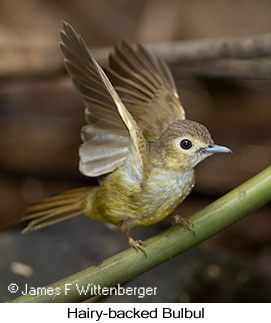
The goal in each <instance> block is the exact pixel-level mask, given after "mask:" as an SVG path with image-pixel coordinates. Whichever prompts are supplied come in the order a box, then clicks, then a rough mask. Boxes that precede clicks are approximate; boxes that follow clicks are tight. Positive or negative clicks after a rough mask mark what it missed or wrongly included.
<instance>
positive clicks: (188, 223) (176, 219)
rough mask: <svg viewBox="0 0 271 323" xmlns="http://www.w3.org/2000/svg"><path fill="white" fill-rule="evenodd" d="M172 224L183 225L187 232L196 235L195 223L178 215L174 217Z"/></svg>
mask: <svg viewBox="0 0 271 323" xmlns="http://www.w3.org/2000/svg"><path fill="white" fill-rule="evenodd" d="M171 223H172V224H173V225H174V224H181V225H182V226H183V227H184V228H185V230H189V231H191V232H193V234H194V235H196V233H195V230H194V223H193V222H192V221H190V220H188V219H186V218H184V217H182V216H180V215H178V214H175V215H172V221H171Z"/></svg>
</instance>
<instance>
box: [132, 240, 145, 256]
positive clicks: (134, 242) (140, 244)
mask: <svg viewBox="0 0 271 323" xmlns="http://www.w3.org/2000/svg"><path fill="white" fill-rule="evenodd" d="M129 245H130V246H131V247H133V248H134V249H135V250H136V252H138V250H140V251H141V252H143V253H144V256H145V257H147V253H146V251H145V250H144V248H143V247H144V246H145V244H144V242H143V241H142V240H134V239H133V238H131V237H129Z"/></svg>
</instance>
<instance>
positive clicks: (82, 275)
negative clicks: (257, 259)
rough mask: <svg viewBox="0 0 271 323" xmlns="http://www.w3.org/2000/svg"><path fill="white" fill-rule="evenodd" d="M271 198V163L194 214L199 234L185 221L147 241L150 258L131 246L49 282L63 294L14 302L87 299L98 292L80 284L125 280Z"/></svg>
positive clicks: (193, 243) (163, 260)
mask: <svg viewBox="0 0 271 323" xmlns="http://www.w3.org/2000/svg"><path fill="white" fill-rule="evenodd" d="M270 200H271V166H270V167H268V168H266V169H265V170H263V171H262V172H261V173H259V174H258V175H256V176H254V177H253V178H251V179H250V180H248V181H247V182H245V183H244V184H242V185H240V186H239V187H237V188H236V189H234V190H233V191H231V192H229V193H228V194H226V195H224V196H223V197H221V198H220V199H218V200H216V201H215V202H213V203H212V204H210V205H209V206H207V207H205V208H204V209H202V210H200V211H198V212H196V213H195V214H194V215H193V216H191V217H190V219H191V220H192V221H193V222H194V224H195V232H196V236H194V235H193V234H192V233H191V232H187V231H185V230H184V228H183V227H182V226H181V225H175V226H172V227H170V228H169V229H167V230H165V231H164V232H162V233H160V234H158V235H156V236H153V237H151V238H150V239H148V240H146V241H145V243H146V248H145V250H146V252H147V257H146V258H145V257H144V255H143V253H141V252H139V253H136V251H135V250H134V249H132V248H129V249H127V250H124V251H122V252H120V253H118V254H116V255H114V256H112V257H110V258H107V259H106V260H104V261H102V262H101V263H99V264H97V265H95V266H92V267H89V268H87V269H85V270H83V271H81V272H78V273H76V274H74V275H71V276H69V277H66V278H64V279H62V280H60V281H57V282H55V283H53V284H51V285H49V286H47V288H49V287H52V288H54V289H55V288H60V290H61V293H60V295H54V296H49V295H39V296H33V295H25V296H20V297H18V298H16V299H14V300H13V301H12V302H15V303H27V302H81V301H84V300H86V299H88V298H90V297H92V296H95V295H92V294H91V291H89V293H87V295H79V293H78V291H77V289H76V284H78V286H79V287H80V288H81V286H85V287H86V286H87V284H93V285H96V286H98V285H99V286H100V287H101V288H102V287H110V286H116V285H117V284H122V283H125V282H127V281H129V280H131V279H132V278H134V277H136V276H138V275H140V274H142V273H143V272H145V271H147V270H149V269H151V268H153V267H156V266H158V265H159V264H161V263H163V262H165V261H167V260H169V259H171V258H172V257H175V256H177V255H178V254H180V253H182V252H183V251H185V250H187V249H189V248H191V247H193V246H195V245H196V244H198V243H200V242H201V241H203V240H205V239H208V238H210V237H211V236H213V235H214V234H216V233H218V232H220V231H222V230H224V229H226V228H227V227H229V226H230V225H232V224H233V223H235V222H237V221H238V220H240V219H241V218H242V217H244V216H245V215H247V214H248V213H250V212H253V211H255V210H257V209H258V208H260V207H261V206H263V205H264V204H265V203H267V202H269V201H270ZM65 284H72V285H70V288H71V290H70V291H69V293H67V295H65V294H64V290H65ZM93 285H92V286H93Z"/></svg>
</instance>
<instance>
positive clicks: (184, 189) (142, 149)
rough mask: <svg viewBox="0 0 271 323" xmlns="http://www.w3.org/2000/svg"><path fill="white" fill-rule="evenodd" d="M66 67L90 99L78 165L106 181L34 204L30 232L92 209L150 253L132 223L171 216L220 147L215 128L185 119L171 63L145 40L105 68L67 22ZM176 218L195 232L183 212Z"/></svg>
mask: <svg viewBox="0 0 271 323" xmlns="http://www.w3.org/2000/svg"><path fill="white" fill-rule="evenodd" d="M60 39H61V41H60V49H61V51H62V53H63V55H64V65H65V67H66V69H67V71H68V73H69V74H70V76H71V78H72V81H73V84H74V86H75V88H76V89H77V90H78V91H79V93H80V94H81V96H82V98H83V100H84V104H85V119H86V124H85V125H83V127H82V129H81V138H82V144H81V145H80V147H79V157H80V162H79V170H80V171H81V173H82V174H83V175H85V176H87V177H99V185H96V186H89V187H82V188H75V189H71V190H68V191H65V192H62V193H59V194H57V195H55V196H52V197H48V198H46V199H45V200H42V201H41V202H39V203H36V204H34V205H32V206H30V207H29V208H28V209H27V210H26V211H25V212H24V215H23V217H22V221H26V220H27V221H28V220H31V221H30V222H29V223H28V225H27V226H26V227H25V229H24V230H23V233H28V232H32V231H35V230H37V229H40V228H43V227H45V226H48V225H51V224H54V223H57V222H60V221H62V220H65V219H69V218H72V217H74V216H77V215H79V214H85V215H87V216H88V217H89V218H91V219H93V220H101V221H104V222H105V223H108V224H113V225H115V226H118V227H119V228H120V230H121V231H123V232H124V233H125V234H126V235H127V238H128V242H129V244H130V246H131V247H133V248H134V249H135V250H136V251H138V250H140V251H142V252H143V253H144V254H145V255H146V252H145V250H144V246H145V245H144V242H143V241H141V240H135V239H133V238H132V236H131V234H130V229H131V228H133V227H136V226H149V225H152V224H155V223H157V222H160V221H162V220H164V219H165V218H167V217H168V216H170V215H171V214H172V212H173V211H174V210H175V209H176V207H177V206H178V205H179V204H180V203H182V202H183V200H184V199H185V198H186V197H187V196H188V195H189V194H190V192H191V191H192V189H193V187H194V185H195V167H196V166H197V164H199V163H200V162H201V161H203V160H204V159H206V158H207V157H209V156H211V155H213V154H216V153H229V152H231V150H230V149H229V148H227V147H225V146H220V145H217V144H215V143H214V141H213V139H212V137H211V135H210V132H209V131H208V129H207V128H206V127H205V126H204V125H202V124H200V123H198V122H196V121H192V120H189V119H186V117H185V111H184V108H183V106H182V104H181V101H180V98H179V95H178V93H177V89H176V85H175V82H174V79H173V76H172V74H171V71H170V69H169V67H168V65H167V64H166V63H165V62H164V61H163V60H162V59H158V58H155V57H154V56H153V55H152V54H151V53H150V52H149V51H148V50H147V49H146V48H145V47H144V46H143V45H140V44H136V45H135V46H133V45H131V44H129V43H127V42H124V41H123V42H121V43H120V44H118V45H117V46H116V47H115V48H114V52H113V53H111V54H110V55H109V66H108V67H107V68H106V69H105V70H103V69H102V68H101V67H100V65H99V64H98V63H97V61H96V60H95V59H94V57H93V55H92V54H91V52H90V50H89V49H88V47H87V45H86V43H85V41H84V40H83V38H82V37H81V35H79V34H78V33H77V32H76V31H75V30H74V28H73V27H72V26H71V25H70V24H69V23H67V22H65V21H64V22H63V25H62V29H61V30H60ZM173 222H174V223H175V224H176V223H180V224H182V225H184V227H185V228H186V229H189V230H191V231H194V228H193V223H192V222H191V221H190V220H189V219H187V218H184V217H182V216H180V215H175V216H173Z"/></svg>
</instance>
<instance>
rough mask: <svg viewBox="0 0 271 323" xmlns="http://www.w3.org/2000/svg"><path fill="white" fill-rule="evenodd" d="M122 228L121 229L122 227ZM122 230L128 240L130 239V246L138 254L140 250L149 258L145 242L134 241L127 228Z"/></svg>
mask: <svg viewBox="0 0 271 323" xmlns="http://www.w3.org/2000/svg"><path fill="white" fill-rule="evenodd" d="M120 228H121V227H120ZM121 230H122V231H123V232H124V233H125V234H126V236H127V238H128V242H129V245H130V246H131V247H132V248H134V249H135V250H136V252H138V250H140V251H141V252H143V253H144V256H145V257H147V253H146V251H145V250H144V248H143V247H144V246H145V245H144V242H143V241H141V240H134V239H133V238H132V237H131V236H130V233H129V230H128V229H127V228H121Z"/></svg>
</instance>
